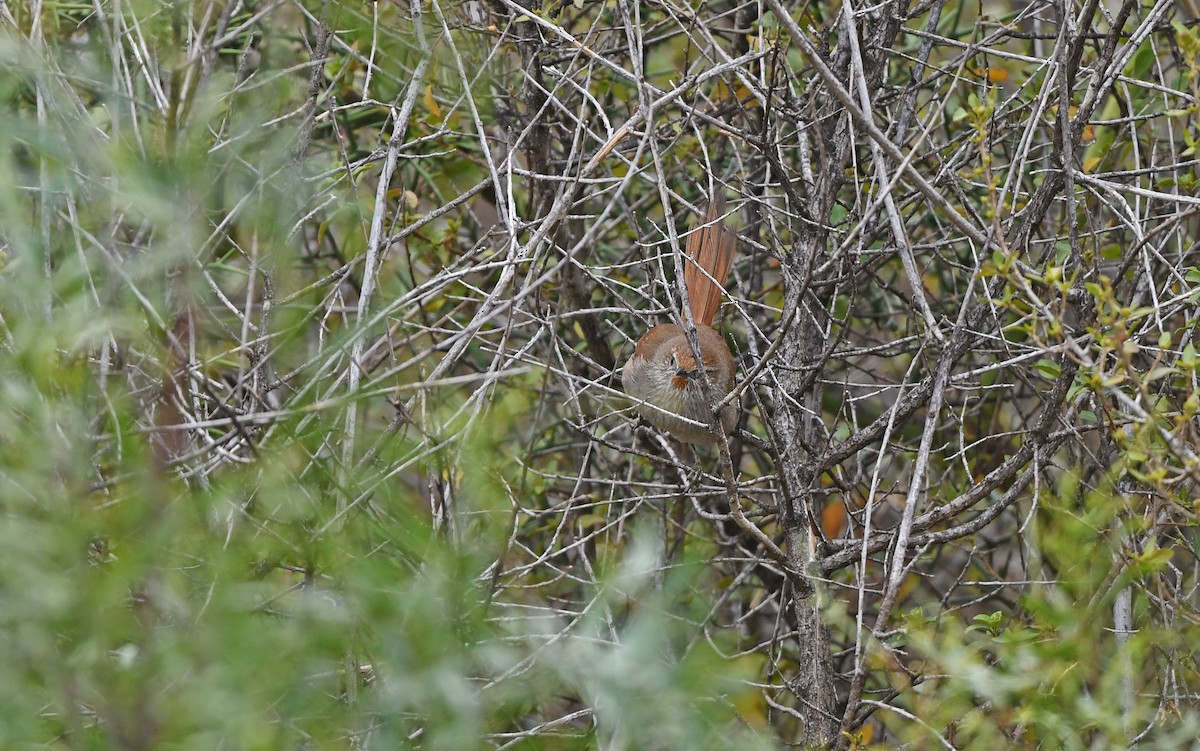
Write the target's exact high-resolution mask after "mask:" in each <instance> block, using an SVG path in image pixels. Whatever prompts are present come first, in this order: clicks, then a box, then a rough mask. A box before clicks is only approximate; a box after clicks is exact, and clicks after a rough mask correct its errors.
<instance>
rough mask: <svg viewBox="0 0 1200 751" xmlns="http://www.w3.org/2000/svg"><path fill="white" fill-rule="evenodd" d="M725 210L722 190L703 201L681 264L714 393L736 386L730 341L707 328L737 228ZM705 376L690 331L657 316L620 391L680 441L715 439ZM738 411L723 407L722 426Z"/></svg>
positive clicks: (627, 366) (732, 422) (721, 394)
mask: <svg viewBox="0 0 1200 751" xmlns="http://www.w3.org/2000/svg"><path fill="white" fill-rule="evenodd" d="M724 214H725V201H724V200H723V199H721V198H720V197H717V198H715V199H714V200H713V201H711V202H710V203H709V204H708V210H707V211H706V212H705V215H704V223H703V226H701V227H700V228H699V229H695V230H693V232H692V233H691V234H690V235H689V236H688V239H687V247H686V253H685V255H686V256H687V258H686V261H685V264H686V265H685V267H684V272H683V284H684V286H685V287H686V288H687V295H688V303H689V307H690V308H691V311H692V320H693V321H695V323H696V339H697V343H698V344H699V345H700V359H701V361H702V364H703V368H704V371H703V372H704V373H705V374H707V375H708V382H709V383H710V384H712V395H713V396H715V397H716V399H717V400H718V401H719V400H720V399H722V398H724V397H725V396H726V395H728V394H729V392H730V391H733V373H734V369H735V366H734V362H733V355H731V354H730V353H729V347H728V346H727V345H726V344H725V340H724V339H723V338H721V335H720V334H718V333H717V332H716V331H714V330H713V328H712V321H713V317H714V316H716V314H717V308H719V307H720V305H721V294H722V293H723V292H724V291H725V280H726V279H727V278H729V268H730V267H731V266H732V265H733V252H734V250H735V249H736V247H737V234H736V233H734V232H733V231H732V230H730V229H727V228H726V227H725V226H724V223H723V216H724ZM702 380H703V379H702V375H701V370H700V365H698V364H697V363H696V356H695V354H694V352H693V351H692V347H691V345H690V344H689V343H688V340H687V335H686V334H685V333H684V330H683V328H682V327H680V326H677V325H676V324H673V323H663V324H659V325H658V326H655V327H654V328H652V329H650V330H649V331H647V332H646V335H645V336H643V337H642V338H641V339H638V341H637V346H636V347H635V348H634V351H633V357H631V358H629V362H627V363H625V370H624V372H623V373H622V374H621V384H622V385H623V386H624V387H625V393H626V394H629V396H631V397H633V398H634V399H637V400H640V403H639V404H638V405H637V409H638V413H639V414H641V416H642V417H644V418H646V421H647V422H649V423H650V424H651V425H654V426H656V427H659V428H662V429H663V430H666V431H667V432H669V433H670V434H671V435H673V436H675V437H676V438H678V439H679V440H680V441H684V442H685V443H715V442H716V440H717V434H716V433H715V432H714V430H713V428H712V419H713V406H714V404H713V403H712V402H710V401H709V400H707V399H706V398H705V394H704V384H703V382H702ZM737 414H738V411H737V405H736V404H733V403H730V404H726V405H725V406H724V407H722V408H721V425H723V426H724V427H725V430H726V432H728V431H730V430H733V427H734V425H736V424H737ZM683 418H686V419H683ZM696 423H699V424H696Z"/></svg>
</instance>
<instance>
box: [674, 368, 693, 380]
mask: <svg viewBox="0 0 1200 751" xmlns="http://www.w3.org/2000/svg"><path fill="white" fill-rule="evenodd" d="M675 377H676V378H691V377H692V374H691V372H690V371H687V370H684V369H683V368H680V369H679V370H676V371H675Z"/></svg>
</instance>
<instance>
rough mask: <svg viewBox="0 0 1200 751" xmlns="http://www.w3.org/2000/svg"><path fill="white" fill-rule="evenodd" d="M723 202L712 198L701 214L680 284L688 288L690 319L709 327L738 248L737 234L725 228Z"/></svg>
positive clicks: (688, 244) (689, 237) (690, 241)
mask: <svg viewBox="0 0 1200 751" xmlns="http://www.w3.org/2000/svg"><path fill="white" fill-rule="evenodd" d="M724 215H725V199H724V198H722V197H721V196H719V195H718V196H715V197H714V198H713V200H712V201H710V202H709V204H708V210H707V211H705V212H704V223H703V226H701V227H700V228H699V229H696V230H694V231H693V232H692V234H690V235H688V239H687V248H686V250H687V253H686V255H687V257H688V260H687V265H686V267H685V268H684V270H683V284H684V286H685V287H687V293H688V302H689V303H690V306H691V309H692V320H694V321H695V322H696V323H702V324H704V325H705V326H711V325H712V322H713V318H715V317H716V315H717V308H719V307H721V295H722V294H723V293H724V292H725V280H726V279H728V278H729V269H730V267H731V266H733V251H734V250H736V249H737V233H735V232H734V231H733V230H731V229H728V228H726V227H725V223H724V221H723V219H722V217H723V216H724Z"/></svg>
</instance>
